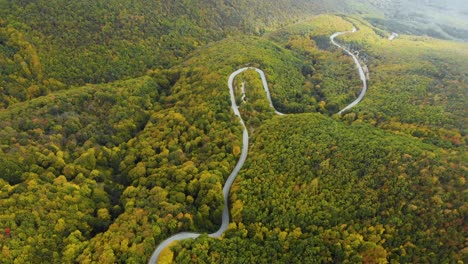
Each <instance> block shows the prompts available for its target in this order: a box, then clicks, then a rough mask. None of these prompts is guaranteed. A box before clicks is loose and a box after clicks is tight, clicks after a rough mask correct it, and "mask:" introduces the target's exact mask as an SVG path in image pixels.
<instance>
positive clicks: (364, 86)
mask: <svg viewBox="0 0 468 264" xmlns="http://www.w3.org/2000/svg"><path fill="white" fill-rule="evenodd" d="M356 31H357V29H356V27H353V30H352V31H345V32H337V33H335V34H333V35H331V36H330V41H331V43H333V45H335V46H337V47H338V48H340V49H342V50H344V51H345V52H346V53H348V55H350V56H351V57H352V58H353V60H354V63H356V66H357V67H358V71H359V77H360V78H361V81H362V90H361V93H360V94H359V96H358V98H357V99H356V100H354V101H353V102H352V103H350V104H349V105H348V106H346V107H345V108H343V109H341V110H340V111H339V112H338V114H340V115H341V114H342V113H343V112H344V111H346V110H348V109H350V108H352V107H354V106H356V105H357V104H358V103H359V102H361V100H362V98H364V95H366V93H367V80H366V75H365V74H364V69H363V68H362V66H361V63H359V60H358V58H357V56H356V55H354V54H353V53H352V52H351V51H349V50H348V49H346V48H345V47H343V46H341V45H340V44H338V43H336V42H335V38H336V37H338V36H340V35H343V34H347V33H354V32H356Z"/></svg>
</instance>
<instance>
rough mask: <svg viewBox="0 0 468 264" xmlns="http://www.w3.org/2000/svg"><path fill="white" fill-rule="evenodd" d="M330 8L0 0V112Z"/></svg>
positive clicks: (301, 0)
mask: <svg viewBox="0 0 468 264" xmlns="http://www.w3.org/2000/svg"><path fill="white" fill-rule="evenodd" d="M329 6H330V8H331V7H333V6H335V5H334V1H327V2H326V3H324V1H317V2H315V1H306V0H294V1H289V0H275V1H247V0H239V1H143V0H139V1H131V2H129V1H122V0H100V1H70V0H67V1H62V0H60V1H59V0H57V1H55V0H54V1H45V0H44V1H42V0H40V1H7V0H2V1H0V43H2V46H1V48H2V50H0V62H2V64H4V63H5V64H7V65H9V64H11V65H9V66H8V67H5V68H3V67H2V73H1V77H0V78H1V79H0V91H2V95H1V96H0V107H2V108H4V107H7V106H8V105H10V104H12V103H14V102H17V101H24V100H26V99H28V98H34V97H37V96H41V95H44V94H47V93H49V92H51V91H53V90H56V89H59V88H63V87H62V86H63V84H62V83H64V84H67V85H83V84H85V83H102V82H109V81H115V80H119V79H122V78H129V77H136V76H141V75H144V74H145V73H146V71H147V70H148V69H153V68H168V67H170V66H173V65H175V64H177V63H179V62H181V61H182V60H183V58H184V57H185V56H186V55H187V54H188V53H190V52H191V51H193V50H194V49H196V48H198V47H200V46H203V45H205V44H206V43H209V42H211V41H214V40H219V39H222V38H224V37H226V36H228V35H232V34H239V33H249V34H261V33H262V32H264V31H265V30H267V29H271V28H275V27H279V26H281V25H284V24H286V23H290V22H292V21H293V20H297V19H299V18H303V17H305V16H306V15H311V14H318V13H320V12H324V11H325V10H327V8H328V7H329ZM335 9H337V8H334V10H335ZM17 83H20V84H17ZM12 85H14V86H13V87H12Z"/></svg>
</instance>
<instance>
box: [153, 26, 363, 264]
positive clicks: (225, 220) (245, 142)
mask: <svg viewBox="0 0 468 264" xmlns="http://www.w3.org/2000/svg"><path fill="white" fill-rule="evenodd" d="M352 32H356V28H353V30H352V31H347V32H337V33H335V34H333V35H332V36H330V40H331V42H332V43H333V44H334V45H336V46H337V47H339V48H341V49H343V50H344V51H346V52H347V53H348V54H349V55H351V56H352V57H353V59H354V62H355V63H356V65H357V66H358V68H359V74H360V76H361V80H362V81H363V90H362V91H361V94H360V95H359V97H358V99H356V100H355V101H354V102H352V103H351V104H350V105H348V106H346V107H345V108H343V109H342V110H341V111H340V112H339V114H341V113H342V112H343V111H345V110H347V109H349V108H351V107H353V106H355V105H356V104H358V103H359V102H360V101H361V100H362V97H364V95H365V93H366V91H367V83H366V78H365V75H364V71H363V69H362V67H361V65H360V64H359V61H358V59H357V57H356V56H355V55H354V54H352V53H351V52H350V51H348V50H347V49H345V48H344V47H342V46H341V45H339V44H337V43H336V42H335V40H334V39H335V37H337V36H339V35H342V34H345V33H352ZM246 70H255V71H256V72H257V73H258V74H259V75H260V78H261V79H262V84H263V89H264V90H265V94H266V97H267V99H268V102H269V103H270V107H271V108H272V109H273V110H274V111H275V113H276V114H277V115H284V114H283V113H281V112H279V111H277V110H276V109H275V107H274V106H273V102H272V100H271V95H270V89H269V88H268V82H267V79H266V77H265V73H264V72H263V71H262V70H260V69H257V68H254V67H244V68H241V69H238V70H237V71H235V72H233V73H231V75H230V76H229V79H228V88H229V94H230V97H231V108H232V110H233V111H234V114H235V115H236V116H237V117H239V122H240V123H241V125H242V127H243V129H244V132H243V135H242V152H241V156H240V158H239V161H238V162H237V164H236V166H235V167H234V169H233V170H232V172H231V174H230V175H229V177H228V178H227V180H226V183H225V184H224V187H223V197H224V209H223V216H222V222H221V226H220V228H219V229H218V231H216V232H214V233H211V234H209V235H208V236H209V237H213V238H219V237H221V235H222V234H223V233H224V231H226V230H227V227H228V225H229V207H228V198H229V197H228V196H229V191H230V189H231V185H232V183H233V182H234V180H235V179H236V177H237V174H238V173H239V171H240V170H241V168H242V166H243V165H244V163H245V160H246V159H247V154H248V151H249V133H248V131H247V127H246V126H245V123H244V120H243V119H242V116H241V114H240V111H239V107H238V105H237V104H236V97H235V94H234V87H233V83H234V78H235V77H236V76H237V75H239V74H240V73H242V72H244V71H246ZM199 236H200V233H193V232H181V233H177V234H175V235H173V236H171V237H169V238H167V239H166V240H164V241H163V242H161V243H160V244H159V245H158V247H157V248H156V249H155V250H154V252H153V254H152V255H151V258H150V260H149V262H148V263H149V264H155V263H156V262H157V261H158V258H159V255H160V254H161V252H162V251H163V250H164V249H165V248H166V247H167V246H169V245H170V244H171V243H172V242H175V241H180V240H184V239H195V238H197V237H199Z"/></svg>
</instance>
